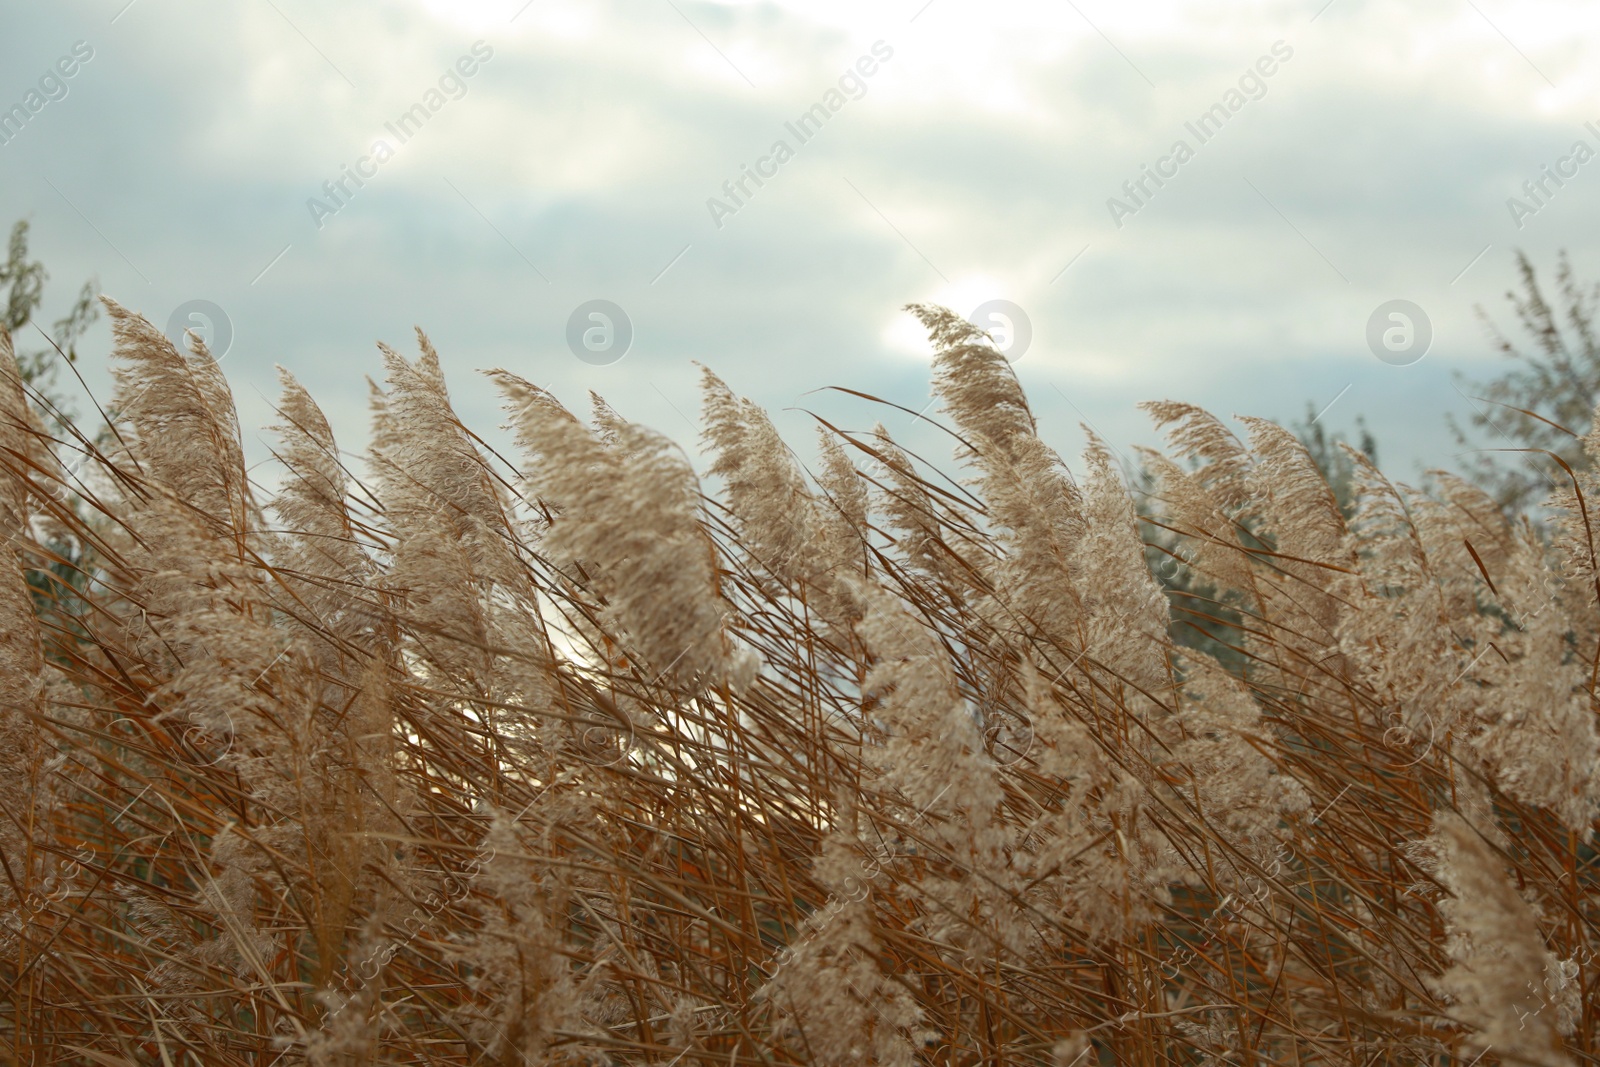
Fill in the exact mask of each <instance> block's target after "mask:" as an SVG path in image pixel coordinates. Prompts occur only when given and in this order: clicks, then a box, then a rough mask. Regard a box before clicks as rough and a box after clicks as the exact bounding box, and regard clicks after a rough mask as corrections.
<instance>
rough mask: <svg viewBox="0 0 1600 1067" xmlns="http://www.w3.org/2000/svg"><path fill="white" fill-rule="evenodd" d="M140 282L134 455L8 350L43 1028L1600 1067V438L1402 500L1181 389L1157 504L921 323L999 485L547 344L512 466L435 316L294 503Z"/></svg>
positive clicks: (263, 1049)
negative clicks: (1533, 489) (1051, 431)
mask: <svg viewBox="0 0 1600 1067" xmlns="http://www.w3.org/2000/svg"><path fill="white" fill-rule="evenodd" d="M110 307H111V311H112V316H113V320H114V324H115V329H116V336H117V343H118V350H117V358H118V365H119V370H118V376H119V377H118V386H117V393H116V396H115V397H114V399H113V402H112V409H113V413H114V416H115V418H114V426H115V433H114V434H112V435H108V436H106V437H105V439H104V440H101V441H99V442H98V443H96V442H95V441H91V440H90V439H89V438H87V437H86V436H84V435H82V434H77V435H75V436H69V439H66V440H50V439H48V438H47V437H46V436H45V435H44V432H43V430H42V429H41V425H42V424H41V423H40V422H39V420H37V419H35V418H32V417H31V416H29V415H28V414H27V411H28V407H27V403H26V401H25V400H24V396H23V389H22V386H21V384H20V380H19V379H18V377H17V374H16V370H15V364H14V361H13V360H12V359H11V356H10V346H9V340H5V341H3V342H0V379H3V384H4V385H5V388H4V389H3V390H0V399H3V400H4V408H5V410H4V411H3V412H0V423H3V425H0V520H3V521H4V523H5V528H6V532H7V534H8V536H10V537H11V538H12V539H13V541H14V547H15V554H14V561H10V562H7V563H6V564H5V567H6V572H7V575H8V576H5V575H0V582H3V590H0V592H3V597H0V623H3V626H0V630H3V637H0V701H3V708H4V711H3V713H4V719H3V721H0V731H3V734H4V736H3V738H0V741H3V744H4V752H3V755H0V759H3V766H0V803H3V808H4V810H3V824H0V858H3V859H4V864H5V879H6V888H5V889H4V890H3V893H4V902H3V906H4V908H5V909H6V915H7V919H6V922H5V924H4V930H3V931H0V933H3V941H0V950H3V954H0V1047H3V1048H4V1051H5V1054H6V1056H7V1061H8V1062H15V1063H26V1064H45V1063H82V1064H91V1063H92V1064H163V1065H166V1064H171V1065H176V1064H181V1063H198V1064H205V1065H212V1064H240V1065H243V1064H251V1065H257V1067H267V1065H271V1064H290V1063H300V1062H309V1063H316V1064H376V1063H408V1064H447V1063H451V1064H455V1063H460V1064H466V1063H501V1064H522V1063H528V1064H537V1063H556V1062H562V1063H578V1062H589V1063H655V1064H683V1065H687V1064H690V1063H707V1064H712V1063H716V1064H728V1063H757V1062H760V1063H765V1064H779V1063H829V1064H846V1063H929V1064H941V1065H944V1064H949V1065H955V1064H962V1065H967V1064H978V1063H984V1064H990V1063H993V1064H1001V1063H1013V1064H1079V1065H1081V1064H1086V1063H1089V1062H1095V1061H1098V1062H1100V1063H1117V1064H1139V1065H1152V1067H1153V1065H1156V1064H1201V1063H1237V1064H1297V1065H1298V1064H1325V1063H1326V1064H1350V1065H1352V1067H1376V1065H1379V1064H1390V1065H1407V1067H1410V1065H1414V1064H1419V1063H1426V1064H1445V1063H1452V1064H1455V1063H1467V1062H1469V1061H1471V1060H1472V1059H1473V1058H1474V1057H1477V1056H1480V1055H1481V1056H1482V1058H1481V1059H1480V1060H1479V1062H1481V1063H1492V1062H1497V1061H1498V1062H1506V1063H1544V1064H1555V1063H1570V1062H1579V1061H1583V1062H1590V1061H1592V1060H1593V1055H1592V1050H1593V1048H1594V1036H1595V1032H1596V1024H1597V1021H1600V1020H1597V1017H1596V1004H1595V995H1594V992H1593V990H1594V982H1593V981H1592V979H1594V978H1596V976H1597V970H1596V966H1595V962H1594V960H1593V955H1594V946H1595V945H1596V943H1597V938H1596V929H1595V920H1596V907H1595V893H1594V889H1595V870H1594V863H1595V858H1596V857H1595V852H1594V850H1593V848H1592V844H1591V839H1590V833H1591V829H1592V825H1593V819H1594V815H1595V803H1596V800H1597V799H1600V785H1597V783H1596V781H1595V759H1596V752H1597V745H1596V731H1595V728H1594V722H1593V717H1594V715H1595V712H1596V702H1595V682H1596V674H1597V671H1600V625H1597V624H1600V615H1597V608H1600V604H1597V601H1596V595H1597V592H1600V584H1597V568H1596V566H1595V563H1594V560H1595V554H1594V548H1593V544H1594V542H1593V537H1592V534H1591V529H1590V525H1591V524H1590V519H1589V515H1588V510H1587V501H1588V500H1590V499H1593V493H1592V489H1593V484H1592V479H1590V478H1589V476H1587V475H1583V476H1578V477H1575V478H1574V479H1573V480H1572V490H1573V491H1572V493H1571V495H1570V499H1568V500H1566V501H1565V507H1566V509H1567V510H1566V512H1565V514H1566V515H1567V516H1568V521H1567V522H1566V523H1565V525H1559V526H1555V527H1552V528H1551V529H1549V530H1537V529H1534V528H1531V527H1527V526H1522V527H1519V526H1516V525H1513V524H1512V523H1511V522H1509V521H1508V520H1507V519H1506V518H1505V517H1504V516H1503V515H1502V514H1501V513H1500V512H1499V511H1498V510H1497V509H1496V508H1495V507H1494V505H1493V504H1492V503H1491V502H1489V501H1488V500H1487V499H1486V498H1484V497H1483V495H1482V494H1481V493H1478V492H1477V491H1475V490H1473V489H1472V488H1471V487H1469V486H1467V485H1465V484H1464V483H1461V482H1459V481H1454V480H1450V479H1447V478H1441V479H1439V480H1438V481H1437V483H1436V484H1434V485H1433V487H1432V489H1431V491H1430V492H1428V493H1423V492H1419V491H1416V490H1411V489H1406V488H1403V487H1398V488H1397V487H1395V486H1392V485H1390V484H1389V483H1388V482H1387V481H1386V480H1385V479H1384V478H1383V477H1382V476H1381V475H1380V474H1379V473H1378V472H1377V471H1376V470H1373V469H1371V468H1370V466H1369V467H1364V468H1361V470H1360V475H1359V477H1360V481H1361V484H1360V486H1359V493H1360V495H1359V506H1358V511H1357V513H1356V515H1355V516H1354V518H1353V519H1351V520H1350V521H1349V522H1347V521H1346V519H1345V517H1344V516H1343V515H1342V514H1341V513H1340V511H1339V508H1338V507H1337V505H1336V504H1335V503H1334V501H1333V497H1332V495H1331V493H1330V492H1329V491H1328V489H1327V486H1326V484H1325V483H1324V482H1323V481H1322V479H1321V478H1320V476H1319V475H1318V474H1317V472H1316V468H1315V467H1314V465H1312V464H1311V462H1310V460H1309V458H1308V457H1307V456H1306V454H1305V452H1304V449H1303V448H1300V446H1299V445H1298V443H1296V442H1295V441H1294V440H1293V438H1292V437H1290V436H1289V435H1287V434H1286V433H1284V432H1282V431H1281V430H1279V429H1278V428H1277V427H1275V426H1273V425H1272V424H1270V423H1264V422H1259V421H1247V423H1246V425H1247V426H1248V428H1249V431H1250V432H1249V438H1250V439H1249V444H1248V445H1246V444H1245V443H1243V442H1241V441H1239V440H1237V439H1236V438H1235V437H1234V436H1233V435H1232V433H1231V432H1230V431H1229V430H1228V429H1227V427H1225V426H1224V425H1223V424H1222V423H1220V422H1217V421H1216V420H1214V419H1212V418H1211V417H1210V416H1209V415H1207V414H1205V413H1204V412H1201V411H1199V410H1198V409H1194V408H1188V407H1185V406H1183V405H1177V404H1159V405H1152V414H1154V415H1155V417H1156V418H1157V419H1158V421H1159V422H1161V423H1162V424H1164V425H1166V426H1168V427H1169V428H1170V436H1171V439H1172V442H1173V446H1174V450H1175V454H1176V455H1177V457H1178V459H1179V460H1183V459H1185V458H1187V459H1188V460H1189V462H1188V463H1183V462H1174V461H1168V460H1163V459H1160V458H1158V457H1154V456H1152V457H1150V459H1149V463H1150V466H1151V469H1152V470H1153V471H1154V472H1155V473H1156V475H1157V476H1158V478H1159V484H1160V490H1159V494H1158V500H1157V503H1156V504H1155V506H1154V511H1153V512H1152V513H1151V514H1150V515H1149V516H1148V517H1149V519H1150V521H1149V522H1148V523H1144V524H1142V525H1141V521H1140V518H1139V516H1138V515H1136V513H1135V509H1134V505H1133V501H1132V498H1131V497H1130V495H1129V493H1128V491H1127V489H1126V488H1125V486H1124V484H1123V482H1122V479H1121V477H1120V475H1119V474H1118V472H1117V470H1116V468H1115V465H1114V464H1113V463H1112V462H1111V460H1110V456H1109V454H1108V452H1107V449H1106V447H1105V446H1104V445H1102V444H1100V443H1098V442H1093V443H1092V446H1091V449H1090V452H1089V454H1088V455H1087V456H1086V469H1087V470H1088V471H1089V474H1088V477H1087V478H1086V479H1085V480H1084V481H1083V483H1082V484H1079V483H1078V482H1076V481H1075V480H1074V479H1073V478H1072V477H1071V476H1070V475H1069V474H1068V473H1067V471H1066V468H1065V467H1064V466H1063V465H1062V464H1061V463H1060V462H1059V460H1058V459H1057V458H1056V457H1055V456H1054V454H1053V453H1051V452H1050V451H1049V449H1048V448H1046V447H1045V446H1044V445H1043V444H1042V443H1041V442H1040V441H1039V439H1038V437H1037V436H1036V434H1035V429H1034V422H1033V417H1032V415H1031V413H1030V412H1029V410H1028V408H1027V403H1026V399H1025V398H1024V397H1023V395H1022V392H1021V389H1020V387H1019V386H1018V385H1017V383H1016V380H1015V378H1014V377H1013V376H1012V375H1011V373H1010V369H1009V367H1008V366H1007V365H1006V364H1005V362H1004V360H1003V359H1001V358H1000V357H999V355H998V354H997V353H996V352H995V351H994V350H993V349H992V347H990V346H989V345H988V343H987V342H986V340H985V339H984V338H982V337H981V336H980V335H977V334H976V333H975V332H974V331H973V330H971V328H970V327H967V326H966V324H965V323H963V322H961V321H960V320H959V319H957V318H955V317H954V316H952V315H950V314H949V313H948V312H943V311H941V310H938V309H927V308H921V309H917V310H918V313H919V314H921V315H922V317H923V320H924V322H925V324H926V325H928V327H929V329H930V332H931V334H932V336H933V338H934V340H935V343H936V345H937V347H938V348H939V351H940V355H939V359H938V361H937V363H936V366H935V389H936V392H937V393H938V395H939V397H940V398H941V400H942V401H943V405H944V407H943V410H944V424H945V425H946V427H947V428H948V430H949V432H950V434H951V435H952V440H953V441H954V442H955V443H956V444H957V446H958V448H957V452H958V461H959V463H960V464H961V466H962V469H963V471H964V473H965V474H966V478H965V479H964V480H962V481H956V480H952V479H950V478H947V477H945V476H943V475H940V474H939V473H938V472H937V471H935V470H933V469H931V468H929V467H927V466H925V465H924V464H922V463H921V462H920V461H918V460H916V459H914V458H913V457H910V456H908V455H907V454H905V453H904V452H902V451H900V450H899V449H898V448H897V447H896V446H895V445H894V444H893V443H892V442H891V441H890V440H889V439H888V436H887V434H885V433H882V432H879V433H877V434H853V433H848V432H844V431H842V430H838V429H835V428H833V427H831V426H826V425H824V427H823V436H824V438H825V445H824V452H823V462H822V464H821V465H820V466H819V468H818V470H817V472H816V474H815V476H811V475H808V474H806V473H805V472H804V471H802V469H801V468H800V466H799V465H798V463H797V462H796V461H795V459H794V458H793V456H792V454H791V453H790V452H788V451H787V450H786V448H785V447H784V445H783V443H782V442H781V441H779V440H778V439H777V435H776V434H775V432H773V430H772V427H771V425H770V423H768V422H767V420H766V417H765V415H764V414H763V413H762V412H760V410H759V409H757V408H755V407H754V406H753V405H750V404H749V403H748V402H744V401H740V400H739V399H738V398H737V397H734V396H733V395H732V394H731V393H729V392H728V391H727V389H726V388H725V387H724V386H722V384H721V383H720V382H718V381H717V380H716V379H714V378H712V377H710V376H709V375H708V378H707V425H708V429H707V438H708V441H709V442H710V444H711V446H712V448H713V450H714V451H715V453H716V457H717V458H716V464H715V467H714V468H713V469H714V472H715V475H716V477H717V478H718V480H719V482H720V484H721V485H722V489H721V490H719V492H718V493H717V494H716V495H715V496H702V495H701V493H700V489H699V483H698V481H697V480H696V478H695V476H694V475H693V473H692V471H691V469H690V467H689V464H688V462H687V460H686V459H685V458H684V457H682V456H681V455H680V454H678V453H677V452H676V451H675V450H674V449H673V448H672V447H671V446H669V445H668V444H667V443H666V442H665V440H664V439H662V438H660V437H659V436H658V435H655V434H652V433H651V432H649V431H647V430H645V429H643V428H641V427H638V426H635V425H633V424H630V423H628V422H626V420H624V419H622V418H620V417H619V416H617V415H616V414H615V413H613V412H611V411H610V409H609V408H605V407H604V406H603V405H598V406H597V410H596V413H595V417H594V419H593V428H590V427H586V426H584V425H583V424H582V423H581V422H579V421H578V420H576V419H575V418H574V417H573V416H571V415H570V414H568V413H567V412H566V411H565V410H564V409H563V408H561V407H560V405H559V404H558V403H557V402H556V401H555V400H554V398H552V397H550V396H549V395H548V394H545V393H544V392H542V391H541V390H538V389H536V388H534V387H533V386H530V385H528V384H527V383H524V382H521V381H519V380H516V379H514V378H513V377H512V376H509V375H504V374H500V375H498V376H497V378H498V381H499V384H500V385H501V387H502V389H503V391H504V392H505V394H506V396H507V400H508V410H509V412H510V415H511V424H512V427H513V429H514V430H515V431H516V433H517V437H518V443H519V447H520V448H521V452H520V453H519V454H518V455H516V456H512V457H506V456H500V455H497V454H494V453H493V452H492V451H491V450H490V449H489V448H488V447H487V446H486V445H485V444H483V442H482V441H481V440H480V439H479V438H478V437H476V436H475V435H473V434H472V433H471V432H470V431H469V430H468V429H467V428H466V427H464V426H462V425H461V424H460V423H459V422H458V421H457V420H456V418H455V416H454V414H453V412H452V411H451V409H450V406H449V401H448V397H447V395H446V392H445V389H444V383H443V378H442V376H441V374H440V372H439V364H438V360H437V357H436V356H435V354H434V353H433V351H432V349H431V348H430V347H429V346H428V345H427V342H426V339H422V341H421V344H422V355H421V357H420V358H418V359H416V360H414V361H412V360H407V359H404V358H402V357H400V356H399V355H397V354H395V353H393V352H386V366H387V386H386V387H385V389H384V390H383V391H382V392H381V393H379V394H378V395H377V397H376V399H375V422H374V432H373V448H372V454H371V455H370V456H369V457H368V458H367V461H366V462H365V463H362V464H356V465H355V466H356V468H357V471H359V476H358V474H357V472H355V471H352V470H350V469H348V468H347V466H346V464H345V462H344V460H343V458H342V456H341V454H340V453H339V452H338V451H337V449H336V447H335V446H334V444H333V439H332V436H331V434H330V433H329V431H328V427H327V425H326V423H325V422H324V421H323V419H322V416H321V413H320V412H318V411H317V409H316V406H315V404H314V403H313V402H312V401H311V399H310V397H309V396H307V395H306V394H305V393H304V391H303V390H300V389H299V387H298V386H297V385H295V384H294V383H293V381H292V379H287V376H286V389H285V394H284V399H283V401H282V404H281V412H282V420H281V425H280V427H279V435H280V441H281V454H280V457H279V458H280V462H281V466H282V471H283V477H282V485H281V488H279V489H278V490H277V492H276V493H275V494H272V495H271V499H270V500H266V501H263V500H261V499H259V497H261V496H262V495H263V494H261V493H260V492H259V491H258V490H256V489H255V488H253V487H252V486H251V484H250V483H249V481H248V479H247V477H246V473H245V470H244V466H243V460H242V450H241V449H240V447H239V441H238V428H237V425H236V422H235V419H234V414H233V408H232V402H231V397H230V396H229V394H228V391H227V385H226V382H225V381H224V380H223V379H222V377H221V374H220V372H219V371H217V370H216V367H215V364H214V363H211V362H210V361H209V359H208V358H207V357H205V356H204V354H203V353H196V354H193V355H185V354H180V353H178V352H176V351H174V350H173V349H172V347H171V346H170V344H168V342H167V341H166V340H165V339H164V338H162V337H161V335H160V334H159V332H158V331H156V330H155V329H153V328H151V327H150V325H149V324H148V323H145V322H144V321H143V320H142V319H139V318H137V317H136V316H133V315H131V314H129V313H127V312H125V311H123V310H122V309H121V308H118V307H116V306H115V305H110ZM1590 447H1591V448H1593V447H1594V442H1593V441H1591V442H1590ZM1358 466H1359V461H1358ZM1141 529H1144V530H1146V531H1147V533H1149V535H1150V543H1151V546H1154V547H1150V546H1147V545H1146V544H1145V543H1144V542H1143V541H1141V539H1140V536H1139V531H1140V530H1141ZM1168 555H1170V556H1171V558H1172V559H1176V560H1179V561H1180V562H1179V563H1176V564H1171V565H1167V564H1164V563H1163V560H1164V559H1165V558H1166V556H1168ZM1155 571H1162V572H1163V573H1166V574H1172V573H1174V572H1175V571H1181V572H1182V574H1183V576H1184V580H1183V581H1181V582H1178V583H1175V584H1174V585H1173V586H1172V589H1171V591H1170V595H1169V590H1168V589H1167V588H1165V587H1163V585H1162V584H1160V583H1159V582H1158V581H1157V578H1156V576H1155ZM1202 633H1203V635H1204V636H1203V637H1202V636H1199V635H1201V634H1202ZM1202 646H1203V648H1204V649H1206V650H1209V651H1203V650H1202ZM1213 653H1214V654H1213ZM41 665H42V669H41Z"/></svg>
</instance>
